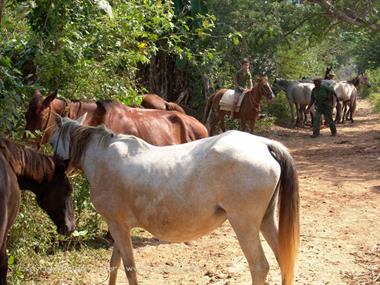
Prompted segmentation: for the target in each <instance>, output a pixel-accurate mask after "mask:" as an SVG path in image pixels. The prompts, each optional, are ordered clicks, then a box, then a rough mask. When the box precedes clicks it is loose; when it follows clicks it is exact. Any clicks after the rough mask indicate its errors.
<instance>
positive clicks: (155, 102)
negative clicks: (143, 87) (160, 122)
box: [141, 94, 186, 114]
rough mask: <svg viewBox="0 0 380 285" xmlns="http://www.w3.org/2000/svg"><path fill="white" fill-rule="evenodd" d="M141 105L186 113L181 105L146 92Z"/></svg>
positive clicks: (147, 107)
mask: <svg viewBox="0 0 380 285" xmlns="http://www.w3.org/2000/svg"><path fill="white" fill-rule="evenodd" d="M141 106H143V107H144V108H146V109H157V110H166V111H177V112H180V113H183V114H186V113H185V110H184V109H183V108H182V107H181V106H180V105H178V104H176V103H173V102H168V101H166V100H164V99H163V98H161V97H160V96H158V95H157V94H144V95H143V100H142V102H141Z"/></svg>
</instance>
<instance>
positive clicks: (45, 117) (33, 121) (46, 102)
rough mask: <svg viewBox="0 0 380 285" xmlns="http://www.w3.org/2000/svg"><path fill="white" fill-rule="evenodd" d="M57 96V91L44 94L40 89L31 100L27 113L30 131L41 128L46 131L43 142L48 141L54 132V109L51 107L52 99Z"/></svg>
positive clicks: (26, 118)
mask: <svg viewBox="0 0 380 285" xmlns="http://www.w3.org/2000/svg"><path fill="white" fill-rule="evenodd" d="M56 97H57V91H55V92H53V93H51V94H49V95H48V96H47V97H45V96H42V95H41V93H40V92H39V91H36V92H34V95H33V98H32V100H31V101H30V102H29V105H28V110H27V111H26V113H25V120H26V127H25V128H26V129H27V130H29V131H36V130H41V131H43V132H44V137H43V138H42V143H46V142H47V140H48V138H49V137H50V135H51V133H52V131H53V130H52V125H53V124H54V114H53V113H54V110H53V109H52V107H51V103H52V101H53V100H54V99H55V98H56Z"/></svg>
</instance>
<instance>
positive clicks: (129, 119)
mask: <svg viewBox="0 0 380 285" xmlns="http://www.w3.org/2000/svg"><path fill="white" fill-rule="evenodd" d="M56 96H57V93H56V92H54V93H52V94H50V95H48V96H47V97H44V96H42V95H41V93H40V92H38V91H36V92H35V94H34V96H33V99H32V100H31V102H30V103H29V107H28V110H27V112H26V114H25V118H26V129H27V130H30V131H34V130H42V131H43V133H44V134H43V137H42V139H41V143H46V142H47V141H48V138H49V137H50V136H51V134H52V131H53V129H54V127H55V114H59V115H60V116H63V117H65V116H67V117H69V118H71V119H77V118H79V117H80V116H82V115H83V114H85V113H87V116H86V119H85V121H84V125H87V126H97V125H100V124H104V125H105V126H106V127H107V128H109V129H110V130H112V131H113V132H115V133H122V134H130V135H135V136H137V137H140V138H142V139H143V140H145V141H147V142H148V143H150V144H153V145H173V144H180V143H186V142H190V141H193V140H197V139H200V138H205V137H208V132H207V129H206V128H205V126H204V125H203V124H202V123H200V122H199V121H198V120H197V119H195V118H194V117H191V116H188V115H186V114H181V113H178V112H174V111H171V112H168V111H163V110H147V109H139V108H131V107H127V106H126V105H124V104H122V103H119V102H116V101H110V100H105V101H98V102H82V101H69V100H61V99H56Z"/></svg>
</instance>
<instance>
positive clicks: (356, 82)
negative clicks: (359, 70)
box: [347, 77, 360, 87]
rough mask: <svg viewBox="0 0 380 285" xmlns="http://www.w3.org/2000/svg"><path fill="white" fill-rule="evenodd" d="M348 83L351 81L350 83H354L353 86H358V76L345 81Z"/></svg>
mask: <svg viewBox="0 0 380 285" xmlns="http://www.w3.org/2000/svg"><path fill="white" fill-rule="evenodd" d="M347 82H348V83H351V84H352V85H354V86H355V87H358V86H359V84H360V79H359V77H355V78H354V79H351V80H349V81H347Z"/></svg>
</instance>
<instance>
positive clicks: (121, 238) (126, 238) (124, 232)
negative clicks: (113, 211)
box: [108, 221, 137, 285]
mask: <svg viewBox="0 0 380 285" xmlns="http://www.w3.org/2000/svg"><path fill="white" fill-rule="evenodd" d="M108 228H109V230H110V232H111V234H112V237H113V238H114V240H115V245H116V247H114V251H115V250H116V251H120V254H121V256H122V258H123V263H124V269H125V273H126V274H127V278H128V282H129V285H137V277H136V265H135V260H134V258H133V251H132V250H133V248H132V240H131V233H130V229H129V227H128V226H126V225H125V224H124V223H116V222H113V221H108ZM119 256H120V255H119V254H118V253H117V252H113V253H112V258H111V264H112V265H117V264H118V263H119V264H120V261H119V259H120V257H119ZM112 259H113V261H112ZM116 275H117V274H115V275H114V276H115V277H112V278H114V280H112V281H114V282H116ZM109 284H110V285H111V284H112V283H111V279H110V283H109ZM114 284H115V283H113V284H112V285H114Z"/></svg>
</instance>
